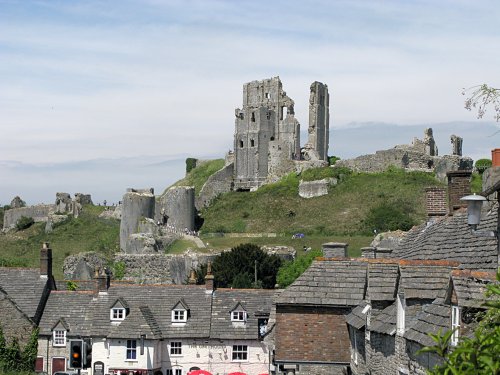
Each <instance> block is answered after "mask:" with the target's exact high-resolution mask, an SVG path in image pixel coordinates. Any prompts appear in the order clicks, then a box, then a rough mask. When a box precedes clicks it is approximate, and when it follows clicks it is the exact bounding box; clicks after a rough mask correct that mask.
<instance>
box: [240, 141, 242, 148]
mask: <svg viewBox="0 0 500 375" xmlns="http://www.w3.org/2000/svg"><path fill="white" fill-rule="evenodd" d="M240 148H243V141H242V140H241V139H240Z"/></svg>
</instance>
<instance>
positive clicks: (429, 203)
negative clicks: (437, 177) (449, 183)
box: [425, 187, 448, 219]
mask: <svg viewBox="0 0 500 375" xmlns="http://www.w3.org/2000/svg"><path fill="white" fill-rule="evenodd" d="M425 199H426V210H427V217H428V218H429V219H432V218H434V217H436V216H446V215H447V214H448V203H447V200H446V199H447V198H446V188H444V187H429V188H426V189H425Z"/></svg>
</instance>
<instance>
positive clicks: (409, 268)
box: [399, 262, 452, 300]
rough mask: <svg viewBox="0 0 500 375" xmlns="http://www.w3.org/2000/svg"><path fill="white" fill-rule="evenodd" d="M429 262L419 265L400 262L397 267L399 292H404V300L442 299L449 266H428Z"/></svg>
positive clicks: (446, 283) (448, 274)
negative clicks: (399, 277) (399, 278)
mask: <svg viewBox="0 0 500 375" xmlns="http://www.w3.org/2000/svg"><path fill="white" fill-rule="evenodd" d="M429 263H431V262H422V263H421V264H420V265H419V264H415V263H414V262H411V263H410V264H405V262H401V265H400V267H399V269H400V273H401V280H400V286H399V291H400V292H401V291H402V292H404V295H405V299H411V298H418V299H432V300H433V299H435V298H437V297H444V293H445V292H446V287H447V285H448V282H449V277H450V271H451V269H452V267H451V265H452V264H450V265H444V266H441V265H439V263H437V264H438V265H429Z"/></svg>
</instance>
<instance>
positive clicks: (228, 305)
mask: <svg viewBox="0 0 500 375" xmlns="http://www.w3.org/2000/svg"><path fill="white" fill-rule="evenodd" d="M275 294H276V291H274V290H269V289H216V290H215V292H214V296H213V307H212V327H211V332H210V337H212V338H216V339H235V340H247V339H258V337H259V329H258V327H259V326H258V319H259V317H262V316H263V315H264V314H263V312H267V313H270V312H271V308H272V303H273V297H274V296H275ZM237 306H244V309H245V311H246V312H247V320H246V323H245V324H242V325H238V326H235V325H234V324H233V323H232V322H231V311H233V310H234V309H235V307H237Z"/></svg>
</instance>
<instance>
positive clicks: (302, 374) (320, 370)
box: [278, 364, 347, 375]
mask: <svg viewBox="0 0 500 375" xmlns="http://www.w3.org/2000/svg"><path fill="white" fill-rule="evenodd" d="M278 374H287V372H278ZM312 374H314V375H346V374H347V366H345V365H326V364H301V365H299V369H298V370H296V371H295V375H312Z"/></svg>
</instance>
